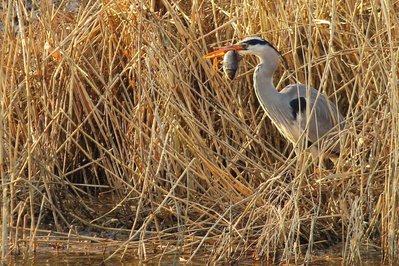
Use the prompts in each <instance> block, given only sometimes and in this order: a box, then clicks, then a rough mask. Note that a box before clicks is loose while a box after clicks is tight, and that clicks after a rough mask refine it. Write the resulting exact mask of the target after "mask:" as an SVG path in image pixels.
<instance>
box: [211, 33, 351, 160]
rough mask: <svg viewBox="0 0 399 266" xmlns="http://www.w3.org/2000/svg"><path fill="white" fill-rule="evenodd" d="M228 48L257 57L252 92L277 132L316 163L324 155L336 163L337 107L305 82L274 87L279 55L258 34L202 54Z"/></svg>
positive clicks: (220, 52)
mask: <svg viewBox="0 0 399 266" xmlns="http://www.w3.org/2000/svg"><path fill="white" fill-rule="evenodd" d="M228 51H237V52H238V54H239V55H241V56H244V55H255V56H257V57H258V59H259V64H258V65H257V66H256V68H255V71H254V74H253V86H254V89H255V94H256V96H257V98H258V100H259V102H260V104H261V106H262V108H263V110H264V111H265V113H266V115H267V116H268V117H269V118H270V120H271V121H272V123H273V124H274V125H275V126H276V127H277V129H278V130H279V132H280V133H281V134H282V135H283V136H284V137H286V138H287V139H288V140H289V141H290V142H291V143H293V144H294V147H297V149H296V151H297V152H298V151H299V150H300V149H298V147H299V145H300V143H302V144H303V145H304V147H305V146H306V147H307V148H309V149H308V151H310V154H311V156H312V158H313V161H314V162H315V163H316V162H317V161H318V158H320V162H321V163H322V164H323V159H324V158H329V159H330V160H331V161H333V162H334V164H335V163H336V159H337V158H338V155H339V152H340V145H339V141H338V138H337V137H338V134H339V131H340V127H341V125H342V122H343V120H344V119H343V116H342V114H341V113H340V112H339V110H338V108H337V106H336V105H335V104H334V103H333V102H331V101H330V100H329V99H328V98H327V97H326V96H325V95H323V94H321V93H320V92H319V91H318V90H316V89H314V88H311V87H307V86H306V85H304V84H291V85H288V86H287V87H285V88H284V89H282V90H281V91H280V92H279V91H277V90H276V88H275V86H274V84H273V74H274V72H275V70H276V69H277V67H278V66H279V63H280V56H281V54H280V53H279V52H278V51H277V49H276V48H274V47H273V45H272V44H270V43H269V42H268V41H266V40H264V39H262V38H260V37H257V36H255V37H247V38H245V39H243V40H242V41H240V42H238V43H237V44H235V45H230V46H226V47H224V48H221V49H219V50H216V51H214V52H212V53H209V54H207V55H205V56H204V57H205V58H214V57H219V56H222V55H223V54H224V53H226V52H228Z"/></svg>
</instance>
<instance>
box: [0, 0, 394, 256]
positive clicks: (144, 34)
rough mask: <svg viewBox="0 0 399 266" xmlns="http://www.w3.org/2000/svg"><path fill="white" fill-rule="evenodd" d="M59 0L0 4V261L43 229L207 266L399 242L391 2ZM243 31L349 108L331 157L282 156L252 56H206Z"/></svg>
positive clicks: (283, 73)
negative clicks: (218, 62) (315, 161)
mask: <svg viewBox="0 0 399 266" xmlns="http://www.w3.org/2000/svg"><path fill="white" fill-rule="evenodd" d="M65 5H67V3H66V1H64V2H62V3H61V6H59V7H58V6H54V5H51V4H50V3H48V2H47V1H37V3H36V6H37V10H39V11H38V12H37V11H35V9H28V8H27V6H26V5H25V4H24V1H21V0H18V1H2V10H3V16H2V18H1V22H2V23H3V26H4V30H3V31H2V32H1V33H0V40H1V51H0V82H1V85H0V99H1V103H0V117H1V120H0V138H1V142H0V173H1V182H2V183H1V184H2V203H1V206H2V213H1V215H2V220H1V221H2V230H3V231H2V232H3V234H2V257H3V258H4V257H5V256H6V255H7V254H10V253H11V252H15V253H18V252H20V251H22V250H27V251H33V250H35V249H36V248H37V247H39V248H40V246H41V245H44V244H45V243H47V244H50V245H55V244H54V243H53V242H54V241H55V242H57V241H58V243H61V244H62V245H66V246H69V245H70V243H72V242H73V243H75V244H78V243H87V241H89V242H91V243H100V244H101V245H103V246H102V247H103V248H104V249H107V248H108V249H109V250H110V252H109V253H108V255H107V256H108V258H110V257H111V256H115V255H118V256H121V255H122V256H125V255H132V254H133V255H135V256H138V257H139V258H140V259H149V258H153V257H154V256H155V258H157V257H161V256H164V255H165V254H179V255H180V256H181V257H182V258H184V259H185V261H190V260H192V259H193V258H195V257H196V256H198V255H201V256H204V258H205V259H206V260H207V262H208V263H217V262H221V261H229V262H234V261H238V260H241V259H246V258H248V257H252V258H255V259H262V260H265V261H269V262H280V261H290V262H295V263H301V262H303V261H311V260H312V258H313V256H314V255H315V254H318V253H317V252H319V251H320V250H324V249H327V248H329V247H332V246H334V245H336V244H338V243H341V244H342V247H341V248H340V249H339V252H341V255H342V257H343V259H344V260H345V261H347V262H357V261H359V260H361V259H362V255H363V254H364V253H365V252H366V253H367V252H370V250H369V249H366V250H365V247H367V248H371V247H372V248H376V249H377V250H381V252H382V254H383V256H384V258H385V259H387V260H390V259H391V260H392V259H393V258H395V257H397V256H398V253H397V250H398V248H399V247H398V244H399V243H398V241H399V240H398V232H399V216H398V215H397V214H398V213H399V190H398V189H399V175H398V170H399V168H398V162H399V160H398V159H399V158H398V156H399V142H398V140H399V137H398V132H399V120H398V114H399V110H398V103H399V95H398V81H397V74H398V70H397V64H398V55H399V53H398V37H397V36H399V32H398V28H399V24H398V18H397V14H398V13H399V6H398V3H397V2H390V1H380V2H379V1H369V2H368V1H355V0H353V1H334V0H333V1H315V2H314V1H267V2H266V1H246V0H245V1H196V0H192V1H174V0H163V1H157V0H155V1H149V3H147V1H128V0H114V1H107V0H103V1H100V0H87V1H83V2H82V3H81V6H80V9H79V10H78V11H76V12H68V11H65V9H64V7H65ZM14 21H15V22H17V23H18V27H16V26H15V24H13V23H11V22H14ZM252 34H256V35H260V36H262V37H264V38H266V39H268V40H269V41H270V42H272V43H273V44H274V45H275V46H276V47H278V48H279V49H280V50H281V51H282V53H283V54H284V56H285V58H286V60H287V62H288V65H289V66H290V69H289V70H286V69H283V68H280V69H279V70H278V71H277V73H276V76H275V83H276V84H278V88H279V89H281V88H282V87H284V85H286V84H288V83H292V82H302V83H308V84H311V85H312V86H314V87H316V88H319V89H320V90H322V91H323V92H324V93H326V94H327V95H329V96H330V99H332V100H333V101H335V102H337V103H338V105H339V107H340V110H341V112H342V113H344V114H345V116H346V121H347V126H346V128H345V131H346V132H347V134H346V139H345V140H342V141H345V142H346V146H348V147H349V148H348V153H347V154H343V155H342V156H341V158H340V160H341V163H340V164H339V165H338V166H337V168H334V169H331V170H324V169H321V170H317V169H316V170H315V169H314V167H313V166H312V164H311V163H310V161H309V160H308V158H307V156H306V154H303V155H301V156H299V157H296V156H294V155H293V153H292V152H291V151H292V147H291V146H290V145H288V144H287V142H286V140H285V139H284V138H283V137H282V136H280V135H279V133H278V132H277V130H276V129H275V128H274V127H273V126H272V125H271V123H270V121H269V120H268V119H267V118H266V117H265V116H264V113H263V111H262V110H261V108H260V106H259V103H258V102H257V99H256V97H255V95H254V92H253V90H252V88H251V86H252V78H251V77H252V75H251V73H252V72H251V71H252V69H253V67H254V65H255V64H256V61H255V59H253V58H246V59H245V61H244V63H242V64H241V67H240V70H239V76H238V77H237V78H236V80H234V81H233V82H230V81H227V80H226V79H225V78H224V77H223V74H222V71H220V68H219V70H218V71H215V69H214V67H213V66H212V62H209V61H206V60H204V59H203V58H202V55H203V54H205V53H207V52H208V51H210V50H212V49H214V48H216V47H220V46H222V45H224V44H228V43H232V42H235V41H237V40H239V39H241V38H243V37H245V36H247V35H252ZM280 77H281V78H280ZM316 168H317V167H316ZM45 230H50V231H45ZM55 232H58V233H55ZM62 234H63V235H62ZM52 239H57V240H52ZM110 239H113V240H112V241H111V240H110ZM79 241H81V242H79ZM366 244H368V245H366ZM82 245H85V244H82ZM154 254H158V255H154Z"/></svg>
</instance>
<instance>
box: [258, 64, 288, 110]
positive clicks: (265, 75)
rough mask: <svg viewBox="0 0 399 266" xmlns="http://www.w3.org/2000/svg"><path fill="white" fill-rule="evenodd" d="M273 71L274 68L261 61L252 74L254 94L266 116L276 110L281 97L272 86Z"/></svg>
mask: <svg viewBox="0 0 399 266" xmlns="http://www.w3.org/2000/svg"><path fill="white" fill-rule="evenodd" d="M274 71H275V68H273V67H271V66H270V65H269V64H268V63H267V62H266V61H264V60H261V62H260V63H259V65H257V67H256V69H255V72H254V88H255V93H256V96H257V97H258V100H259V101H260V103H261V104H262V107H263V109H264V110H265V111H266V113H267V114H270V113H271V112H273V109H275V108H278V106H279V103H280V101H281V97H282V95H281V94H280V93H279V92H278V91H277V90H276V88H275V87H274V85H273V73H274Z"/></svg>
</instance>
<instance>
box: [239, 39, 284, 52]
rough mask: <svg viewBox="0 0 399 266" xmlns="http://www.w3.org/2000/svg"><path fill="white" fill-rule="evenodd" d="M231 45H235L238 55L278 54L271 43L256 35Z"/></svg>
mask: <svg viewBox="0 0 399 266" xmlns="http://www.w3.org/2000/svg"><path fill="white" fill-rule="evenodd" d="M233 46H236V49H237V51H238V53H239V54H240V55H251V54H253V55H257V56H259V57H267V56H271V55H272V54H275V55H279V52H278V51H277V49H276V48H274V46H273V45H271V44H270V43H269V42H268V41H266V40H264V39H262V38H260V37H258V36H252V37H247V38H245V39H244V40H242V41H240V42H238V43H237V44H236V45H233Z"/></svg>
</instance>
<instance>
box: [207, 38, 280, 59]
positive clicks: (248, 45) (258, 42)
mask: <svg viewBox="0 0 399 266" xmlns="http://www.w3.org/2000/svg"><path fill="white" fill-rule="evenodd" d="M232 50H234V51H237V52H238V54H240V55H256V56H258V57H259V58H261V60H262V61H273V62H274V61H276V62H278V60H279V56H280V53H279V52H278V51H277V49H276V48H274V46H273V45H271V44H270V43H269V42H268V41H266V40H264V39H262V38H260V37H258V36H251V37H247V38H245V39H243V40H242V41H240V42H238V43H236V44H233V45H230V46H226V47H223V48H221V49H218V50H216V51H213V52H211V53H209V54H207V55H205V56H204V57H205V58H215V57H219V56H223V55H224V53H226V52H227V51H232Z"/></svg>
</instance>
